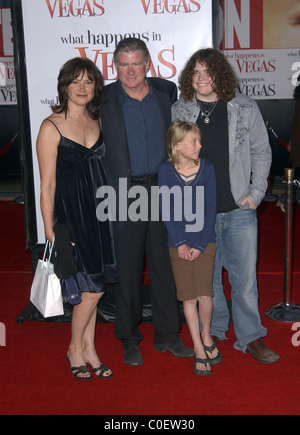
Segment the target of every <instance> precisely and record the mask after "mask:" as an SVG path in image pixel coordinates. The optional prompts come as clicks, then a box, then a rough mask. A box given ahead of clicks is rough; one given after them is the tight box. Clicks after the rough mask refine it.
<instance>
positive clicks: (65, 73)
mask: <svg viewBox="0 0 300 435" xmlns="http://www.w3.org/2000/svg"><path fill="white" fill-rule="evenodd" d="M85 71H86V72H87V75H88V78H89V79H90V80H91V81H92V82H93V83H94V85H95V92H94V98H93V100H92V101H90V102H89V103H88V104H87V107H86V108H87V111H88V113H89V115H90V117H91V118H92V119H99V105H100V96H101V91H102V89H103V84H104V82H103V76H102V74H101V72H100V71H99V69H98V68H97V67H96V65H95V64H94V62H92V61H91V60H90V59H82V58H81V57H76V58H74V59H71V60H69V61H68V62H66V63H65V64H64V65H63V66H62V68H61V70H60V73H59V76H58V83H57V91H58V99H59V104H58V105H56V106H52V110H53V111H54V112H55V113H65V115H66V116H67V111H68V98H67V88H68V86H70V84H71V83H72V82H73V81H74V80H75V79H76V78H77V77H79V76H80V75H81V74H84V73H85Z"/></svg>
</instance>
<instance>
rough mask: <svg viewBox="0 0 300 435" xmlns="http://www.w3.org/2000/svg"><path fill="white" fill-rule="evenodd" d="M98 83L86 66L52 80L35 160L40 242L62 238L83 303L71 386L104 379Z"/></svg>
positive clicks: (109, 256)
mask: <svg viewBox="0 0 300 435" xmlns="http://www.w3.org/2000/svg"><path fill="white" fill-rule="evenodd" d="M102 88H103V77H102V75H101V73H100V71H99V70H98V68H97V67H96V66H95V65H94V63H93V62H92V61H90V60H88V59H81V58H75V59H71V60H70V61H68V62H67V63H66V64H65V65H64V66H63V67H62V68H61V71H60V74H59V77H58V93H59V103H60V104H59V105H58V106H55V107H52V110H53V113H52V114H51V116H49V118H47V119H45V120H44V121H43V123H42V125H41V128H40V132H39V136H38V139H37V154H38V161H39V168H40V177H41V211H42V216H43V221H44V227H45V236H46V239H47V240H49V241H50V242H52V241H53V239H54V224H55V223H59V224H63V225H65V226H66V227H67V229H68V230H69V233H70V236H71V240H72V245H73V246H74V259H75V263H76V266H77V273H76V281H77V284H78V288H79V291H80V292H81V298H82V301H81V303H80V304H78V305H76V306H74V308H73V318H72V339H71V343H70V346H69V349H68V352H67V360H68V362H69V363H70V366H71V371H72V374H73V376H74V377H76V378H77V379H83V380H89V379H92V375H91V373H90V371H89V369H88V367H87V366H88V365H89V366H90V367H91V368H92V369H93V372H94V373H95V375H96V376H98V377H102V378H110V377H112V375H113V373H112V371H111V370H110V369H108V368H107V367H106V366H105V365H104V364H103V363H101V362H100V359H99V357H98V354H97V352H96V348H95V329H96V318H97V305H98V302H99V300H100V298H101V297H102V295H103V294H104V292H105V285H106V284H107V283H113V282H116V264H115V255H114V247H113V235H112V228H111V223H110V222H108V221H106V222H100V221H99V220H98V219H97V216H96V208H97V199H96V192H97V189H98V188H99V187H101V186H103V185H106V176H105V173H104V170H103V167H102V161H101V159H102V157H103V156H104V154H105V145H104V143H103V138H102V133H101V121H100V115H99V109H98V108H99V99H100V94H101V90H102Z"/></svg>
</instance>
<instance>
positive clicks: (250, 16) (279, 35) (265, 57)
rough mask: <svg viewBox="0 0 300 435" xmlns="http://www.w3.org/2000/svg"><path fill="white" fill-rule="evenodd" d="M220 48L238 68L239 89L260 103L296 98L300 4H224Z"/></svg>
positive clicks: (251, 0)
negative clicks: (293, 96) (222, 33)
mask: <svg viewBox="0 0 300 435" xmlns="http://www.w3.org/2000/svg"><path fill="white" fill-rule="evenodd" d="M220 6H221V7H222V11H223V24H224V38H223V41H222V43H221V46H220V48H221V49H222V50H224V51H225V54H226V56H227V58H228V60H229V61H230V62H231V64H232V66H233V67H234V69H235V71H236V73H237V75H238V78H239V88H240V91H241V92H242V93H244V94H247V95H248V96H249V97H252V98H254V99H256V100H260V99H261V100H267V99H289V98H292V95H293V92H294V89H295V86H296V84H297V79H298V76H299V74H300V31H299V30H300V26H299V24H300V2H299V1H295V0H220Z"/></svg>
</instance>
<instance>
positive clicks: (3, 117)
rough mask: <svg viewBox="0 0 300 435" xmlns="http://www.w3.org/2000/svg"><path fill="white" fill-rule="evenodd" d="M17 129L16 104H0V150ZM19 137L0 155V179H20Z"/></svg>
mask: <svg viewBox="0 0 300 435" xmlns="http://www.w3.org/2000/svg"><path fill="white" fill-rule="evenodd" d="M18 131H19V117H18V107H17V106H0V150H1V149H2V148H3V147H4V146H5V145H7V144H8V143H9V142H10V141H11V139H12V138H13V137H14V136H15V134H16V133H18ZM19 149H20V147H19V138H17V139H16V140H15V141H14V142H13V145H12V147H11V148H10V149H9V150H8V151H7V152H6V153H5V154H3V155H2V156H0V180H1V181H5V180H8V181H10V180H13V181H19V180H21V166H20V153H19Z"/></svg>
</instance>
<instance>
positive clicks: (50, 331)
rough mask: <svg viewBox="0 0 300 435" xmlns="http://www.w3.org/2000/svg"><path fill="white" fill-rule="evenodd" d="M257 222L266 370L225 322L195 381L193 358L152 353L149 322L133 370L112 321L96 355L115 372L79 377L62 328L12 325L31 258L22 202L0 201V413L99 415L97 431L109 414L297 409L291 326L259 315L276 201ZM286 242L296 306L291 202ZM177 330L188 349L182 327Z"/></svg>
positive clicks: (297, 355) (298, 231) (277, 219)
mask: <svg viewBox="0 0 300 435" xmlns="http://www.w3.org/2000/svg"><path fill="white" fill-rule="evenodd" d="M259 222H260V238H259V252H260V256H259V266H258V270H259V288H260V308H261V314H262V320H263V324H264V326H266V327H267V328H268V330H269V335H268V337H267V339H266V343H267V344H268V345H270V346H271V347H272V348H274V350H276V351H277V352H278V353H279V354H280V355H281V360H280V361H279V362H278V363H277V364H274V365H270V366H264V365H262V364H259V363H257V362H256V361H255V360H254V359H253V358H252V357H251V356H250V355H244V354H242V353H240V352H238V351H236V350H234V349H233V347H232V345H233V343H234V340H235V338H234V333H233V329H232V327H231V328H230V332H229V334H228V340H227V341H225V342H223V343H221V344H220V349H221V351H222V353H223V356H224V362H223V363H222V364H221V365H220V366H217V367H214V368H213V375H212V376H211V377H209V378H204V379H202V378H196V377H195V376H194V375H193V369H192V366H193V360H192V359H179V358H174V357H173V356H172V355H171V354H169V353H166V354H160V353H157V352H155V351H154V350H153V345H152V335H153V327H152V325H151V324H143V325H141V331H142V333H143V334H144V337H145V340H144V341H143V342H142V344H141V351H142V353H143V356H144V359H145V365H144V366H142V367H137V368H131V367H127V366H126V365H125V364H124V363H123V362H122V357H123V355H122V347H121V345H120V343H119V342H118V341H117V340H116V339H115V338H114V330H113V325H112V324H103V323H100V324H98V327H97V346H98V350H99V354H100V356H101V358H102V360H103V362H105V363H106V364H107V365H109V366H110V367H111V369H112V370H113V371H114V378H112V379H110V380H100V379H94V380H93V381H92V382H86V383H85V382H80V381H76V380H74V379H73V378H72V377H71V373H70V372H69V368H68V364H67V362H66V360H65V354H66V351H67V348H68V344H69V339H70V325H69V324H58V323H47V322H41V323H37V322H25V323H24V324H22V325H19V324H17V323H16V318H17V316H18V315H19V314H20V312H21V311H23V309H24V308H25V306H26V305H27V304H28V301H29V292H30V286H31V281H32V274H31V255H30V253H29V252H26V250H25V248H24V246H25V241H24V224H23V207H22V205H19V204H13V203H9V202H5V203H4V202H0V286H1V287H0V301H1V302H0V304H1V305H0V322H1V323H3V324H5V326H6V347H0V355H1V381H0V382H1V387H0V388H1V395H0V414H1V415H17V414H21V415H45V414H46V415H57V414H59V415H60V414H62V415H66V414H67V415H92V414H97V415H102V416H106V417H102V419H101V424H100V428H101V429H102V428H103V427H104V422H105V421H111V420H112V418H114V419H115V420H117V417H115V416H118V415H120V416H127V415H135V416H138V415H143V416H147V415H150V416H168V415H177V416H185V415H186V416H197V415H219V414H223V415H224V414H225V415H257V414H264V415H277V414H280V415H288V414H289V415H291V414H299V412H300V402H299V392H300V377H299V365H300V347H294V346H293V345H292V336H293V334H294V332H292V325H291V324H283V323H279V322H274V321H271V320H269V319H267V318H266V317H265V315H264V313H265V311H266V309H267V308H269V307H270V306H272V305H273V304H275V303H277V302H282V299H283V255H284V215H283V214H282V213H281V211H280V210H279V209H276V208H275V205H274V203H264V204H263V206H262V208H261V209H260V212H259ZM294 240H295V256H294V269H293V271H294V274H293V279H294V280H293V301H294V302H295V303H298V304H300V246H299V241H300V208H299V207H296V209H295V236H294ZM227 290H228V289H227ZM299 329H300V328H299ZM181 336H182V338H183V339H184V341H185V343H186V344H187V345H190V346H191V340H190V337H189V333H188V330H187V327H186V325H183V329H182V333H181ZM298 340H299V344H300V339H298ZM190 418H193V417H190ZM130 420H133V419H130V418H129V419H128V418H127V421H130Z"/></svg>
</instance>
